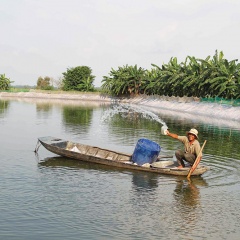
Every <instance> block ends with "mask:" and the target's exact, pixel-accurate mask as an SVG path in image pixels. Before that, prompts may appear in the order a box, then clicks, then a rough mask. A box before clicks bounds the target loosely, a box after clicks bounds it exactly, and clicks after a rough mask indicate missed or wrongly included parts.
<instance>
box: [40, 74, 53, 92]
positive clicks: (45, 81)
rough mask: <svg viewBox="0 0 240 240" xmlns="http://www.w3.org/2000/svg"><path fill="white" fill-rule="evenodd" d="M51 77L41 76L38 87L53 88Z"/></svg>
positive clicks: (43, 88)
mask: <svg viewBox="0 0 240 240" xmlns="http://www.w3.org/2000/svg"><path fill="white" fill-rule="evenodd" d="M50 80H51V78H50V77H45V78H42V77H39V78H38V80H37V89H41V90H53V89H54V87H53V86H52V85H51V84H50Z"/></svg>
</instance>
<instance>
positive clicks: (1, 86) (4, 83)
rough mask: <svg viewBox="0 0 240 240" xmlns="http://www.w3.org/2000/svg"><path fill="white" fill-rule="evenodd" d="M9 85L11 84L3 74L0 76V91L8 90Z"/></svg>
mask: <svg viewBox="0 0 240 240" xmlns="http://www.w3.org/2000/svg"><path fill="white" fill-rule="evenodd" d="M11 83H12V82H11V81H10V79H9V78H7V77H6V76H5V74H0V90H9V89H10V87H11Z"/></svg>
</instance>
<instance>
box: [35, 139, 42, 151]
mask: <svg viewBox="0 0 240 240" xmlns="http://www.w3.org/2000/svg"><path fill="white" fill-rule="evenodd" d="M40 146H41V143H40V141H39V140H38V141H37V145H36V148H35V150H34V152H35V153H37V152H38V149H39V148H40Z"/></svg>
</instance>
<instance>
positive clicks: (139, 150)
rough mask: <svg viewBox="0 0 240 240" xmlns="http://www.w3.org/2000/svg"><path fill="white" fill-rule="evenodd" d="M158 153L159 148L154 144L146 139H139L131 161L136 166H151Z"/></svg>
mask: <svg viewBox="0 0 240 240" xmlns="http://www.w3.org/2000/svg"><path fill="white" fill-rule="evenodd" d="M160 151H161V147H160V146H159V145H158V144H157V143H156V142H153V141H151V140H149V139H146V138H142V139H139V140H138V142H137V144H136V147H135V150H134V152H133V155H132V161H133V162H135V163H137V164H138V165H143V164H144V163H150V164H151V163H153V162H155V161H156V160H157V157H158V155H159V153H160Z"/></svg>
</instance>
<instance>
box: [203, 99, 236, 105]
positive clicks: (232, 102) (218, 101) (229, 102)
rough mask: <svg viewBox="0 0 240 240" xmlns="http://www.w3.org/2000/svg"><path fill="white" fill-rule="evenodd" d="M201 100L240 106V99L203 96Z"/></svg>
mask: <svg viewBox="0 0 240 240" xmlns="http://www.w3.org/2000/svg"><path fill="white" fill-rule="evenodd" d="M201 102H210V103H218V104H226V105H231V106H240V99H224V98H219V97H215V98H201Z"/></svg>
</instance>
